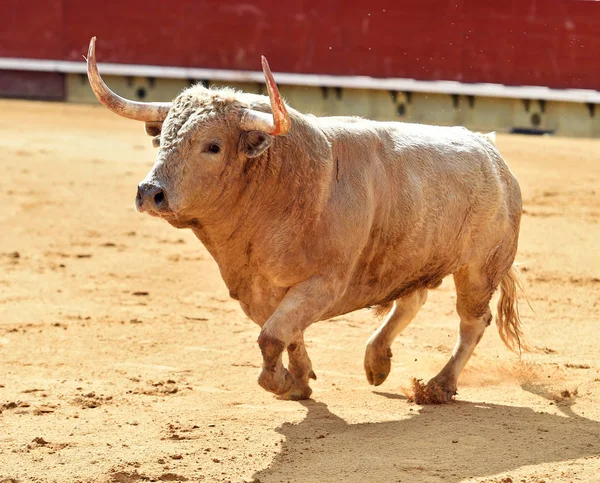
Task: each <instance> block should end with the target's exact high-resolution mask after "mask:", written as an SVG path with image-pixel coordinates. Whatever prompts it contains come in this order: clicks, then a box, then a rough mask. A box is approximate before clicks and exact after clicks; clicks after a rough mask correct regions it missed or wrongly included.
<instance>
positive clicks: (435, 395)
mask: <svg viewBox="0 0 600 483" xmlns="http://www.w3.org/2000/svg"><path fill="white" fill-rule="evenodd" d="M401 390H402V392H403V393H404V395H405V396H406V399H408V401H409V402H414V403H416V404H421V405H425V404H444V403H446V402H448V399H447V397H446V393H445V391H444V390H443V389H442V388H441V387H439V386H433V385H432V386H428V385H427V384H425V383H423V380H422V379H416V378H414V377H413V378H412V379H411V387H410V388H406V387H401Z"/></svg>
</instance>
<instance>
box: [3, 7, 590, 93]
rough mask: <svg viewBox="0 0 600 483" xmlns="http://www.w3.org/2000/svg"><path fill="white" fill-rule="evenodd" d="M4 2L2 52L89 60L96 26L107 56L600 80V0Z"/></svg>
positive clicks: (428, 75) (483, 78)
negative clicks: (263, 58) (264, 60)
mask: <svg viewBox="0 0 600 483" xmlns="http://www.w3.org/2000/svg"><path fill="white" fill-rule="evenodd" d="M0 3H1V4H2V13H3V15H2V16H0V57H27V58H41V59H64V60H82V59H81V55H82V54H84V53H85V52H86V50H87V44H88V42H89V39H90V37H91V36H92V35H96V36H98V58H99V61H100V62H103V61H104V62H121V63H132V64H153V65H172V66H193V67H212V68H220V69H244V70H259V68H260V54H265V55H266V56H267V57H268V59H269V63H270V64H271V68H272V69H273V70H274V71H279V72H299V73H322V74H334V75H335V74H343V75H369V76H374V77H408V78H415V79H423V80H438V79H444V80H457V81H462V82H493V83H501V84H507V85H519V84H521V85H545V86H550V87H556V88H562V87H571V88H587V89H596V90H600V2H593V1H586V0H504V1H498V0H493V1H491V0H421V1H413V0H411V1H398V0H397V1H393V0H392V1H387V2H386V1H383V0H372V1H370V2H369V1H364V0H362V1H359V0H330V1H327V0H321V1H309V0H286V1H269V0H257V1H255V2H247V3H240V2H236V1H229V0H172V1H165V0H145V1H144V2H134V1H133V0H120V1H114V0H106V1H101V2H84V1H81V0H29V1H27V2H24V1H21V0H2V1H1V2H0ZM365 4H367V5H369V7H365V6H364V5H365ZM92 5H96V6H97V7H96V8H95V9H92V7H91V6H92ZM5 7H6V8H5ZM6 12H8V13H6ZM82 61H83V60H82Z"/></svg>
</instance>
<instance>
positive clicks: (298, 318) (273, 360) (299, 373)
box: [258, 278, 337, 399]
mask: <svg viewBox="0 0 600 483" xmlns="http://www.w3.org/2000/svg"><path fill="white" fill-rule="evenodd" d="M336 285H337V284H334V283H331V281H328V280H324V279H322V278H312V279H309V280H307V281H305V282H302V283H300V284H298V285H295V286H294V287H292V288H290V290H288V292H287V294H286V295H285V297H284V298H283V300H282V301H281V303H280V304H279V306H278V307H277V309H276V310H275V312H274V313H273V315H271V317H269V319H268V320H267V321H266V322H265V324H264V325H263V327H262V330H261V332H260V335H259V337H258V345H259V347H260V350H261V352H262V356H263V367H262V371H261V373H260V376H259V378H258V383H259V384H260V385H261V387H263V388H264V389H266V390H267V391H269V392H272V393H274V394H276V395H278V396H281V397H284V398H289V399H308V398H309V397H310V394H311V392H312V390H311V389H310V387H309V385H308V380H309V378H316V377H315V376H314V372H313V371H312V365H311V363H310V359H309V358H308V354H307V353H306V348H305V346H304V337H303V332H304V330H305V329H306V328H307V327H308V326H309V325H311V324H312V323H313V322H316V321H317V320H319V319H320V318H321V317H322V316H323V314H325V313H326V312H327V311H328V309H329V308H330V307H331V306H332V304H333V302H335V299H336V293H337V290H336V288H337V287H336ZM286 349H287V350H288V354H289V356H290V371H288V370H287V369H286V368H285V367H284V366H283V362H282V354H283V351H284V350H286Z"/></svg>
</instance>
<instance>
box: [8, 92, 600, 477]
mask: <svg viewBox="0 0 600 483" xmlns="http://www.w3.org/2000/svg"><path fill="white" fill-rule="evenodd" d="M0 112H2V115H1V116H0V129H1V134H0V165H1V171H0V172H1V173H2V174H1V175H0V206H1V207H2V209H1V210H0V228H1V236H0V410H1V414H0V482H4V483H6V482H15V481H18V482H138V481H235V482H242V481H245V482H251V481H254V482H265V483H266V482H287V481H290V482H333V481H343V482H361V483H364V482H396V481H402V482H413V481H414V482H438V481H439V482H442V481H443V482H458V481H467V480H468V481H478V482H505V483H508V482H542V481H544V482H554V481H585V482H591V481H600V404H599V403H600V348H599V344H600V249H599V245H600V142H598V141H592V140H573V139H555V138H550V137H544V138H534V137H518V136H499V139H498V145H499V148H500V150H501V151H502V152H503V154H504V155H505V158H506V159H507V160H508V162H509V164H510V165H511V167H512V168H513V170H514V172H515V174H516V175H517V178H518V179H519V180H520V183H521V186H522V190H523V195H524V200H525V209H526V213H525V216H524V218H523V223H522V232H521V242H520V249H519V254H518V261H519V262H520V264H521V267H522V268H523V273H522V278H523V281H524V283H525V285H526V289H527V292H528V296H529V299H530V302H531V306H532V307H533V311H532V310H531V309H529V308H528V307H527V304H525V303H522V304H521V309H522V316H523V319H524V323H525V329H526V333H527V337H528V339H529V341H530V343H531V344H532V345H534V346H535V347H536V348H537V350H536V352H535V353H531V354H525V355H524V356H523V357H522V359H521V360H519V358H518V357H517V356H515V355H514V354H512V353H510V352H509V351H508V350H506V349H505V348H504V347H503V346H502V344H501V342H500V339H499V337H498V334H497V332H496V330H495V327H494V326H492V327H491V328H490V329H489V330H488V331H487V333H486V335H485V337H484V339H483V341H482V342H481V344H480V345H479V347H478V349H477V351H476V353H475V356H474V357H473V359H472V360H471V363H470V365H469V366H468V368H467V369H466V371H465V373H464V374H463V377H462V379H461V383H460V387H459V395H458V396H457V400H456V402H454V403H451V404H448V405H444V406H417V405H415V404H412V403H410V402H408V401H407V399H406V396H405V393H404V391H403V389H402V388H403V387H407V386H409V384H410V378H411V377H413V376H414V377H417V378H423V379H425V380H427V379H428V378H429V377H431V376H433V375H435V374H436V372H437V371H438V370H439V369H440V368H441V367H442V366H443V364H444V363H445V361H446V360H447V358H448V356H449V354H450V351H451V348H452V347H453V345H454V341H455V337H456V335H455V334H456V331H457V327H458V319H457V316H456V315H455V312H454V303H455V300H456V298H455V294H454V292H453V287H452V282H451V281H450V280H447V281H445V282H444V284H443V285H442V286H441V287H440V289H438V290H436V291H434V292H432V293H430V297H429V301H428V303H427V304H426V305H425V306H424V307H423V309H422V310H421V312H420V313H419V315H418V316H417V319H416V320H415V321H414V322H413V324H412V325H411V326H409V327H408V328H407V329H406V331H405V333H404V334H402V335H401V336H400V337H399V338H398V340H397V341H396V343H395V345H394V359H393V369H392V373H391V375H390V377H389V378H388V380H387V381H386V382H385V383H384V385H382V386H380V387H379V388H372V387H371V386H369V385H368V384H367V381H366V379H365V376H364V374H363V367H362V360H363V351H364V345H365V342H366V340H367V338H368V336H369V335H370V333H371V332H372V331H373V330H374V329H375V328H376V326H377V322H376V320H375V319H374V318H373V315H372V314H371V313H370V312H369V311H361V312H357V313H353V314H350V315H347V316H344V317H339V318H337V319H334V320H331V321H327V322H321V323H319V324H316V325H314V326H312V327H311V328H310V329H309V330H308V331H307V345H308V349H309V353H310V355H311V357H312V359H313V363H314V367H315V371H316V373H317V375H318V378H319V379H318V381H316V382H314V383H313V384H312V386H313V388H314V394H313V399H312V400H310V401H307V402H300V403H299V402H286V401H280V400H277V399H275V398H274V397H272V396H271V395H270V394H268V393H266V392H265V391H263V390H262V389H261V388H260V387H259V386H258V385H257V383H256V379H257V376H258V372H259V364H260V361H261V358H260V352H259V350H258V347H257V344H256V337H257V335H258V330H257V327H256V326H255V325H254V324H253V323H252V322H250V321H249V320H248V319H246V318H245V316H244V315H243V313H242V311H241V309H240V308H239V306H238V305H237V303H236V302H234V301H232V300H229V298H228V292H227V290H226V289H225V287H224V284H223V282H222V281H221V279H220V276H219V273H218V269H217V267H216V264H215V263H214V262H213V260H212V259H211V258H210V256H209V255H208V253H207V252H206V250H205V249H204V248H203V247H202V246H201V245H200V243H199V242H198V241H197V240H196V239H195V238H194V237H193V235H192V233H191V232H188V231H185V230H179V231H178V230H176V229H174V228H172V227H171V226H169V225H168V224H166V223H164V222H161V221H160V220H156V219H151V218H149V217H146V216H142V215H139V214H138V213H136V212H135V210H134V208H133V200H134V196H135V189H136V185H137V183H138V182H139V181H140V180H141V179H142V178H143V177H144V175H145V173H146V172H147V171H148V169H149V168H150V166H151V164H152V162H153V159H154V152H155V151H154V150H153V148H152V147H151V143H150V139H149V138H147V137H146V136H145V135H144V133H143V125H141V124H140V123H136V122H134V121H127V120H122V119H119V118H118V117H116V116H114V115H112V114H110V113H109V112H107V111H105V110H104V109H103V108H101V107H96V106H93V107H89V106H71V105H64V104H45V103H30V102H19V101H2V102H0Z"/></svg>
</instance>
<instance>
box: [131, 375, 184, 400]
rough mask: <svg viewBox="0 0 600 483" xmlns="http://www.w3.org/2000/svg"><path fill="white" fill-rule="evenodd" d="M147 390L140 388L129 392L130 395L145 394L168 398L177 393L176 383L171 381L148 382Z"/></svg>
mask: <svg viewBox="0 0 600 483" xmlns="http://www.w3.org/2000/svg"><path fill="white" fill-rule="evenodd" d="M148 385H149V386H150V387H148V388H140V389H135V390H133V391H131V393H132V394H145V395H147V396H169V395H171V394H175V393H177V392H179V387H178V386H177V382H176V381H174V380H173V379H167V380H166V381H156V382H154V381H148Z"/></svg>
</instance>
